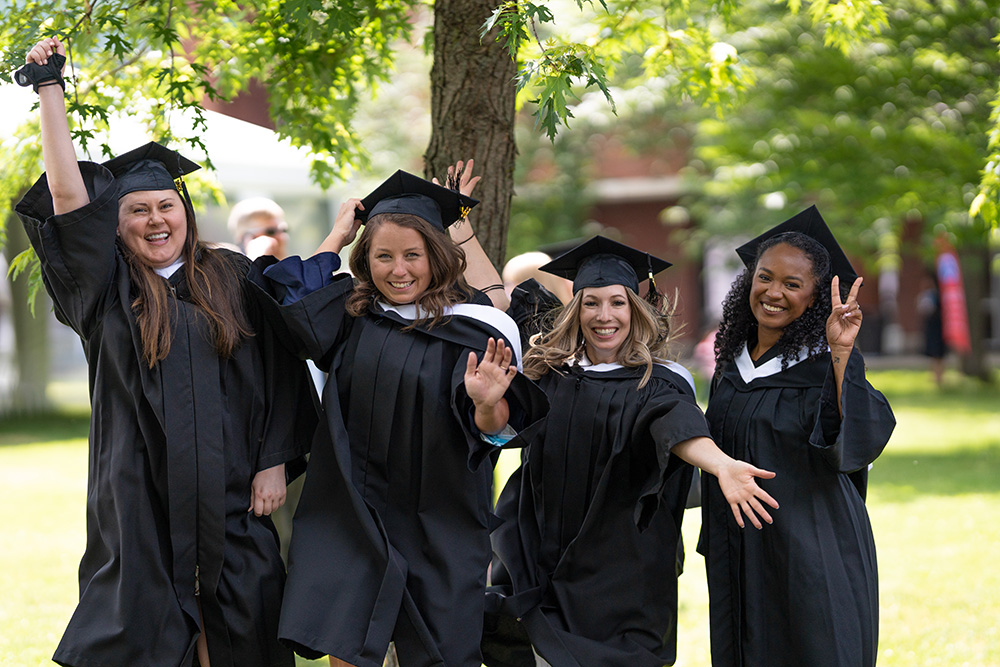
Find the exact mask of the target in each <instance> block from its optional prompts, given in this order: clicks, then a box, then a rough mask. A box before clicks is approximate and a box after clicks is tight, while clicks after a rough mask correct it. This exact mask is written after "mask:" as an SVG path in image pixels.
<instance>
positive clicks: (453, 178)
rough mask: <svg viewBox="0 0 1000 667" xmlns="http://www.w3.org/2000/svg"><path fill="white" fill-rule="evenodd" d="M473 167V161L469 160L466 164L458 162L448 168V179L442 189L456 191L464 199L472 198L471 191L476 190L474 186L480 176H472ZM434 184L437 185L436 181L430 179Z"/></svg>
mask: <svg viewBox="0 0 1000 667" xmlns="http://www.w3.org/2000/svg"><path fill="white" fill-rule="evenodd" d="M474 165H475V160H472V159H469V161H468V162H464V161H462V160H459V161H458V162H456V163H455V164H454V165H449V166H448V177H447V179H446V180H445V184H444V187H446V188H449V189H451V190H458V191H459V192H461V193H462V194H463V195H465V196H466V197H471V196H472V191H473V190H475V189H476V184H477V183H479V179H481V178H482V176H473V175H472V167H473V166H474ZM431 180H432V181H433V182H434V183H435V184H437V185H441V184H440V183H438V179H436V178H434V179H431Z"/></svg>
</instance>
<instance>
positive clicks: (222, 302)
mask: <svg viewBox="0 0 1000 667" xmlns="http://www.w3.org/2000/svg"><path fill="white" fill-rule="evenodd" d="M181 201H182V202H183V203H184V212H185V215H186V218H187V238H186V239H185V240H184V247H183V249H182V250H181V257H182V258H183V260H184V266H183V268H182V269H180V270H182V271H184V277H185V278H186V280H187V286H188V290H189V291H190V302H191V303H193V304H194V305H196V306H198V307H199V308H200V310H201V312H202V313H203V314H204V315H205V317H207V318H208V322H209V327H210V329H211V332H212V338H213V341H212V342H213V344H214V346H215V350H216V352H218V354H219V356H220V357H226V358H228V357H231V356H232V355H233V353H234V352H236V348H238V347H239V345H240V343H241V342H242V341H243V338H245V337H248V336H252V335H253V329H252V328H251V326H250V322H249V320H248V319H247V314H246V311H245V309H244V304H243V293H242V289H241V287H240V281H239V275H238V274H237V270H236V267H235V265H234V263H233V262H231V261H229V260H228V259H226V257H225V256H224V255H223V253H222V252H220V251H217V250H214V249H212V248H209V247H208V246H206V245H205V244H204V243H201V242H200V241H198V226H197V224H196V223H195V217H194V211H193V210H192V209H191V207H190V206H189V205H188V202H187V201H186V200H185V198H184V197H181ZM118 247H119V248H120V249H121V251H122V254H123V255H124V256H125V259H126V262H127V263H128V267H129V277H130V278H131V282H132V288H133V292H134V293H135V298H134V299H133V300H132V312H133V313H135V317H136V321H137V322H138V324H139V335H140V337H141V339H142V351H143V356H144V357H145V358H146V362H147V363H148V364H149V367H150V368H153V367H154V366H155V365H156V364H157V363H158V362H160V361H162V360H163V359H166V358H167V355H168V354H170V343H171V341H172V340H173V334H174V324H173V322H172V321H171V320H172V317H171V316H172V315H173V316H174V317H176V314H177V304H176V303H175V302H174V303H172V302H171V301H170V299H169V298H168V290H169V285H168V283H167V281H166V280H164V279H163V278H161V277H160V276H159V275H157V273H156V272H155V271H154V270H153V267H151V266H150V265H149V264H146V263H145V262H143V261H141V260H140V259H138V258H137V257H136V256H135V254H134V253H133V252H132V251H131V250H129V248H128V246H126V245H125V244H124V243H121V242H119V244H118ZM171 306H172V307H171Z"/></svg>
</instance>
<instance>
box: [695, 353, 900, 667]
mask: <svg viewBox="0 0 1000 667" xmlns="http://www.w3.org/2000/svg"><path fill="white" fill-rule="evenodd" d="M762 360H763V359H762ZM740 363H742V365H743V366H744V368H745V369H746V372H747V374H748V377H752V376H751V375H750V373H751V371H750V370H749V369H750V368H752V367H753V362H751V361H750V360H749V356H748V355H746V353H744V355H743V358H742V362H740ZM770 363H771V364H780V359H778V358H775V359H773V360H772V361H771V362H770ZM761 368H764V367H763V366H762V367H761ZM776 370H778V372H776V373H774V374H772V375H763V376H761V377H756V378H753V379H750V380H749V381H747V380H745V379H744V377H743V376H741V374H740V371H739V369H738V363H737V362H733V363H729V364H728V365H727V366H726V368H725V369H724V370H723V374H722V376H721V377H720V378H719V379H717V380H716V382H715V384H714V387H713V391H712V396H711V399H710V401H709V406H708V410H707V412H706V416H707V417H708V420H709V424H710V425H711V427H712V434H713V436H714V438H715V441H716V442H717V443H718V444H719V446H720V447H721V448H722V449H723V450H724V451H725V452H726V453H727V454H729V455H730V456H732V457H733V458H737V459H742V460H744V461H748V462H749V463H752V464H753V465H755V466H758V467H760V468H764V469H766V470H772V471H774V472H775V473H777V476H776V477H775V478H774V479H770V480H758V483H759V484H760V486H761V487H762V488H764V489H766V490H767V492H768V493H770V494H771V496H773V497H774V498H775V500H777V501H778V503H780V505H781V507H780V509H778V510H775V511H773V512H772V516H773V517H774V523H773V524H771V525H768V526H764V529H763V530H759V531H758V530H747V529H744V530H741V529H740V528H739V527H738V526H737V525H736V522H735V521H734V519H733V515H732V512H731V511H730V509H729V505H728V503H726V501H725V498H723V496H722V492H721V491H720V489H719V484H718V482H717V480H715V479H714V478H712V477H711V476H708V475H706V476H705V477H704V481H705V484H704V490H703V502H704V507H703V521H702V534H701V539H700V541H699V547H698V550H699V552H700V553H702V554H703V555H704V556H705V566H706V568H707V573H708V587H709V598H710V614H711V634H712V664H713V665H714V666H715V667H726V666H728V665H733V666H736V665H740V666H752V665H769V666H773V667H783V666H787V667H800V666H801V665H809V666H810V667H824V666H826V665H829V666H831V667H833V666H837V667H845V666H847V665H851V666H854V665H856V666H862V665H864V666H869V665H874V664H875V657H876V648H877V644H878V571H877V566H876V560H875V542H874V538H873V536H872V529H871V524H870V523H869V521H868V513H867V511H866V509H865V493H866V489H867V483H868V465H869V464H870V463H871V462H872V461H874V460H875V458H876V457H877V456H878V455H879V454H880V453H881V452H882V449H883V448H884V447H885V445H886V442H887V441H888V440H889V436H890V435H891V433H892V429H893V427H894V426H895V419H894V417H893V415H892V411H891V410H890V408H889V405H888V403H887V402H886V400H885V398H884V397H883V396H882V394H880V393H879V392H877V391H876V390H875V389H873V388H872V386H871V385H870V384H869V383H868V382H867V381H866V380H865V368H864V360H863V358H862V356H861V353H860V352H858V351H857V350H854V351H853V352H852V353H851V356H850V358H849V360H848V363H847V368H846V371H845V377H844V382H843V391H842V405H843V410H844V415H845V416H844V419H843V421H841V419H840V416H839V413H838V410H837V393H836V387H835V386H834V382H833V369H832V365H831V363H830V355H829V353H825V354H823V355H821V356H819V357H817V358H813V359H807V360H805V361H801V362H799V363H797V364H795V365H793V366H791V367H789V368H788V369H787V370H784V371H781V370H780V368H778V369H776ZM753 372H754V373H756V374H760V373H759V372H757V371H753Z"/></svg>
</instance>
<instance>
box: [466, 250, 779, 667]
mask: <svg viewBox="0 0 1000 667" xmlns="http://www.w3.org/2000/svg"><path fill="white" fill-rule="evenodd" d="M668 266H669V264H668V263H667V262H665V261H663V260H660V259H658V258H655V257H652V256H650V255H649V254H647V253H644V252H641V251H638V250H635V249H633V248H630V247H628V246H625V245H623V244H620V243H617V242H614V241H611V240H610V239H607V238H603V237H596V238H594V239H591V240H590V241H588V242H586V243H584V244H583V245H581V246H579V247H577V248H576V249H574V250H571V251H570V252H568V253H566V254H565V255H563V256H561V257H559V258H557V259H555V260H553V261H552V262H550V263H549V264H548V265H546V266H545V267H543V270H546V271H549V272H551V273H555V274H556V275H561V276H563V277H566V278H569V279H572V280H573V291H574V297H573V300H572V301H570V302H569V303H568V304H567V305H566V306H565V307H564V308H563V309H562V311H561V313H560V314H559V316H558V317H557V319H556V321H555V324H554V326H553V327H552V329H551V330H550V331H548V332H546V333H542V334H540V335H537V336H535V337H534V338H533V339H532V347H531V349H530V350H529V351H528V352H527V353H526V355H525V361H524V367H525V371H524V372H525V374H526V375H527V376H528V377H529V378H531V379H534V380H535V381H536V382H537V383H538V385H539V386H540V387H541V389H542V390H543V391H544V392H545V394H546V395H547V396H548V398H549V402H550V405H551V408H550V412H549V415H548V416H547V417H546V418H545V419H544V420H543V421H542V422H541V423H540V424H539V425H538V426H537V427H533V428H531V429H527V430H526V431H524V432H522V433H521V436H522V437H523V438H524V439H525V440H526V441H527V442H528V443H529V444H528V446H527V447H526V448H525V449H524V452H523V455H522V463H521V467H520V468H519V469H518V470H517V471H516V472H515V473H514V474H513V476H512V477H511V478H510V480H509V481H508V483H507V485H506V487H505V488H504V490H503V492H502V493H501V496H500V500H499V502H498V504H497V510H496V511H497V514H498V515H499V516H500V518H501V520H502V523H501V526H500V528H498V529H497V530H496V531H495V532H494V533H493V549H494V552H495V554H496V558H495V560H494V567H493V582H492V583H493V586H492V587H491V588H490V589H489V591H488V594H487V608H488V611H489V612H490V613H489V615H488V617H487V633H486V638H485V641H484V653H485V654H486V664H488V665H526V666H528V665H535V664H540V665H544V664H550V665H559V666H560V667H562V666H563V665H588V666H589V665H622V666H623V665H629V666H630V667H631V666H640V667H641V666H644V665H648V666H650V667H652V666H654V665H655V666H657V667H658V666H660V665H664V664H672V663H673V661H674V657H675V652H676V648H675V645H676V641H675V632H676V615H677V581H676V575H675V572H676V571H675V567H676V565H675V564H676V563H677V560H678V556H679V551H678V549H679V546H680V526H681V518H682V515H683V510H684V504H685V499H686V498H687V495H688V488H689V486H690V482H691V475H692V470H693V468H692V465H696V466H698V467H700V468H701V469H702V470H704V471H705V472H707V473H710V474H712V475H715V476H717V477H718V478H719V482H720V485H721V487H722V488H723V489H724V490H725V492H726V499H727V500H728V502H729V503H730V506H731V508H732V512H733V515H734V517H735V518H736V520H737V521H738V522H740V524H741V525H742V524H743V516H744V515H745V516H746V517H747V518H748V519H749V520H750V521H751V523H753V525H754V526H756V527H757V528H760V527H761V523H760V519H763V520H764V521H767V522H770V516H769V514H768V512H767V510H766V509H765V507H764V504H768V505H770V506H772V507H777V504H776V503H775V502H774V500H773V499H772V498H771V497H770V496H769V495H768V494H767V493H765V492H764V491H763V490H761V489H760V488H759V487H758V486H757V484H756V481H755V478H757V477H761V478H767V477H771V476H772V474H771V473H769V472H767V471H764V470H760V469H757V468H754V467H753V466H750V465H748V464H746V463H743V462H740V461H736V460H733V459H732V458H730V457H728V456H726V455H725V454H723V453H722V452H721V451H720V450H719V448H718V447H716V446H715V443H713V442H712V440H711V439H710V437H709V431H708V426H707V424H706V423H705V418H704V416H703V414H702V412H701V410H700V408H699V407H698V405H697V404H696V403H695V399H694V387H693V384H692V382H691V379H690V374H688V373H687V371H686V370H684V369H683V367H681V366H680V365H679V364H676V363H673V362H670V361H668V360H667V359H668V355H669V347H670V335H669V334H670V327H669V317H668V315H667V311H666V308H665V300H664V299H663V297H662V295H660V294H659V293H658V292H657V291H656V290H655V286H654V285H652V280H651V279H650V283H651V285H650V291H649V292H648V294H647V299H642V298H640V297H639V278H638V276H640V275H642V276H644V277H645V276H647V275H648V276H650V278H652V276H653V274H654V273H657V272H659V271H661V270H663V269H665V268H666V267H668ZM758 517H760V518H758Z"/></svg>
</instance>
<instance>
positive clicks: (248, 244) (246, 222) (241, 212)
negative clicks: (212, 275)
mask: <svg viewBox="0 0 1000 667" xmlns="http://www.w3.org/2000/svg"><path fill="white" fill-rule="evenodd" d="M228 226H229V232H230V234H232V236H233V240H234V241H235V242H236V244H237V245H238V246H239V247H240V248H241V249H242V250H243V252H244V254H246V256H247V257H249V258H250V259H257V258H258V257H260V256H261V255H271V256H272V257H275V258H277V259H284V258H285V257H288V223H287V222H285V211H284V210H283V209H282V208H281V207H280V206H278V204H277V203H276V202H274V201H273V200H271V199H268V198H266V197H251V198H249V199H243V200H241V201H239V202H237V203H236V205H235V206H233V208H232V210H231V211H230V212H229V222H228Z"/></svg>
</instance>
